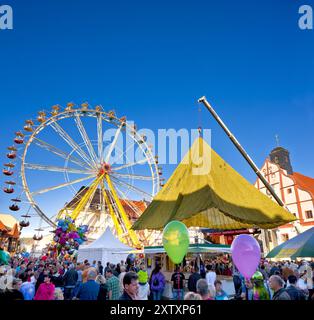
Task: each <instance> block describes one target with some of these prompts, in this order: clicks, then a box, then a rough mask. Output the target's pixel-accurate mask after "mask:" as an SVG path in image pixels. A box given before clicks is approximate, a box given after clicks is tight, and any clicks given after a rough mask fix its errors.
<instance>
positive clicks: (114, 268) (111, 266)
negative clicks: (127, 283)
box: [110, 263, 119, 278]
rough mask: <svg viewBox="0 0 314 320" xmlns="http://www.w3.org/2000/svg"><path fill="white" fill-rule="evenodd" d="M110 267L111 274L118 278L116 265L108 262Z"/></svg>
mask: <svg viewBox="0 0 314 320" xmlns="http://www.w3.org/2000/svg"><path fill="white" fill-rule="evenodd" d="M110 269H111V270H112V273H113V275H114V276H115V277H117V278H118V277H119V273H118V271H117V270H116V266H115V265H114V264H113V263H111V264H110Z"/></svg>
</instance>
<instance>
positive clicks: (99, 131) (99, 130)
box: [97, 114, 104, 163]
mask: <svg viewBox="0 0 314 320" xmlns="http://www.w3.org/2000/svg"><path fill="white" fill-rule="evenodd" d="M97 143H98V158H99V162H100V163H103V157H104V155H103V141H102V115H101V114H98V115H97Z"/></svg>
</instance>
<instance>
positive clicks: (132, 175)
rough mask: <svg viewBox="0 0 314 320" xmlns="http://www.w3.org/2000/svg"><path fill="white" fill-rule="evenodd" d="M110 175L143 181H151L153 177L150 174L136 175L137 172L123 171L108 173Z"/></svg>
mask: <svg viewBox="0 0 314 320" xmlns="http://www.w3.org/2000/svg"><path fill="white" fill-rule="evenodd" d="M110 177H118V178H124V179H137V180H143V181H151V180H154V178H153V177H151V176H141V175H137V174H128V173H126V174H124V173H116V172H114V173H112V175H110Z"/></svg>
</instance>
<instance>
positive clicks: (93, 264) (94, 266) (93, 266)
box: [91, 260, 97, 268]
mask: <svg viewBox="0 0 314 320" xmlns="http://www.w3.org/2000/svg"><path fill="white" fill-rule="evenodd" d="M91 267H92V268H97V265H96V260H94V261H93V263H92V265H91Z"/></svg>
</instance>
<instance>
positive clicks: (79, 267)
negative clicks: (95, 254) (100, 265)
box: [72, 263, 84, 297]
mask: <svg viewBox="0 0 314 320" xmlns="http://www.w3.org/2000/svg"><path fill="white" fill-rule="evenodd" d="M83 268H84V264H81V263H77V265H76V272H77V281H76V284H75V288H74V289H73V293H72V294H73V297H75V296H76V294H77V293H78V290H79V287H80V286H81V284H82V283H83Z"/></svg>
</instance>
